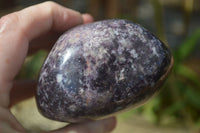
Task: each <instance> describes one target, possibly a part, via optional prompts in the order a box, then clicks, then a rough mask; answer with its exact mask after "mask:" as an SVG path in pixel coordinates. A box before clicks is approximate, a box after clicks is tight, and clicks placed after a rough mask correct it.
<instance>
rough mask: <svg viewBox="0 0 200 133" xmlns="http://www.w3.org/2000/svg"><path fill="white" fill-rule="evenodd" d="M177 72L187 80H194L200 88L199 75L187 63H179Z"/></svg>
mask: <svg viewBox="0 0 200 133" xmlns="http://www.w3.org/2000/svg"><path fill="white" fill-rule="evenodd" d="M176 74H178V75H180V76H182V77H184V78H185V79H187V80H190V81H192V82H193V84H195V85H196V86H197V87H198V88H200V82H199V80H200V77H199V75H198V74H197V73H196V72H194V71H193V70H192V69H191V68H189V67H187V66H186V65H183V64H180V65H178V66H177V68H176Z"/></svg>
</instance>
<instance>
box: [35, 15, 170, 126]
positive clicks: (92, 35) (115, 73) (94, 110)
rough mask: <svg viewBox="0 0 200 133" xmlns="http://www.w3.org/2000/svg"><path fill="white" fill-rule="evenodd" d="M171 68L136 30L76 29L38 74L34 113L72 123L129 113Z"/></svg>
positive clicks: (163, 52) (128, 26)
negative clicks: (125, 111) (37, 110)
mask: <svg viewBox="0 0 200 133" xmlns="http://www.w3.org/2000/svg"><path fill="white" fill-rule="evenodd" d="M172 62H173V59H172V55H171V53H170V51H169V49H168V48H167V47H166V46H165V45H164V44H163V43H162V42H161V41H160V40H159V39H158V38H156V37H155V36H154V35H153V34H151V33H150V32H149V31H147V30H146V29H144V28H143V27H141V26H140V25H138V24H135V23H132V22H130V21H127V20H121V19H111V20H104V21H99V22H94V23H91V24H86V25H80V26H77V27H75V28H72V29H70V30H68V31H66V32H65V33H64V34H63V35H62V36H61V37H60V38H59V39H58V41H57V42H56V44H55V45H54V47H53V48H52V50H51V52H50V53H49V55H48V57H47V59H46V61H45V63H44V65H43V67H42V69H41V73H40V76H39V80H38V89H37V92H36V101H37V105H38V108H39V111H40V112H41V113H42V114H43V115H44V116H46V117H48V118H50V119H53V120H58V121H64V122H71V123H75V122H82V121H85V120H88V119H101V118H104V117H108V116H110V115H112V114H115V113H117V112H120V111H123V110H127V109H131V108H134V107H136V106H138V105H140V104H142V103H144V102H145V101H146V100H148V99H149V98H150V97H152V96H153V95H154V94H155V93H156V92H157V91H158V90H159V87H160V86H161V85H162V83H163V81H164V79H165V78H166V76H167V74H168V73H169V71H170V69H171V67H172V64H173V63H172Z"/></svg>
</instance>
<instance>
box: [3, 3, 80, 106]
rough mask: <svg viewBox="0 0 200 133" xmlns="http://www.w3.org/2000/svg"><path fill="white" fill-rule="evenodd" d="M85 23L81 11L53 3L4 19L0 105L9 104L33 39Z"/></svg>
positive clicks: (22, 11)
mask: <svg viewBox="0 0 200 133" xmlns="http://www.w3.org/2000/svg"><path fill="white" fill-rule="evenodd" d="M81 23H83V17H82V15H81V14H80V13H79V12H76V11H73V10H71V9H67V8H64V7H62V6H60V5H58V4H56V3H53V2H45V3H42V4H39V5H35V6H32V7H29V8H26V9H24V10H21V11H19V12H15V13H12V14H9V15H6V16H4V17H2V18H1V19H0V64H1V65H0V73H1V74H0V101H1V102H0V105H1V104H3V105H8V103H7V101H9V100H8V99H9V90H10V88H11V85H10V84H11V82H12V81H13V79H14V77H15V76H16V74H17V73H18V71H19V69H20V67H21V65H22V64H23V62H24V59H25V57H26V54H27V51H28V47H29V45H28V44H29V42H30V40H33V39H35V38H37V37H39V36H41V35H43V34H45V33H47V32H49V31H64V30H66V29H68V28H70V27H73V26H75V25H78V24H81ZM1 98H2V99H1Z"/></svg>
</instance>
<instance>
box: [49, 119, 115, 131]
mask: <svg viewBox="0 0 200 133" xmlns="http://www.w3.org/2000/svg"><path fill="white" fill-rule="evenodd" d="M116 123H117V122H116V118H115V117H111V118H107V119H103V120H97V121H89V122H85V123H77V124H70V125H67V126H66V127H64V128H61V129H58V130H55V131H51V132H48V133H108V132H111V131H112V130H113V129H114V128H115V126H116Z"/></svg>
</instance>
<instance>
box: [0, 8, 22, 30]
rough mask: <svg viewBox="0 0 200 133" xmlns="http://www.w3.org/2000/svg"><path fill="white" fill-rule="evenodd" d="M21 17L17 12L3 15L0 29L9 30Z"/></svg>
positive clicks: (0, 20)
mask: <svg viewBox="0 0 200 133" xmlns="http://www.w3.org/2000/svg"><path fill="white" fill-rule="evenodd" d="M18 21H19V17H18V15H17V13H16V12H14V13H11V14H8V15H5V16H3V17H2V18H1V19H0V29H2V28H3V29H4V30H7V29H9V28H11V27H13V26H14V25H15V24H16V23H18Z"/></svg>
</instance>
